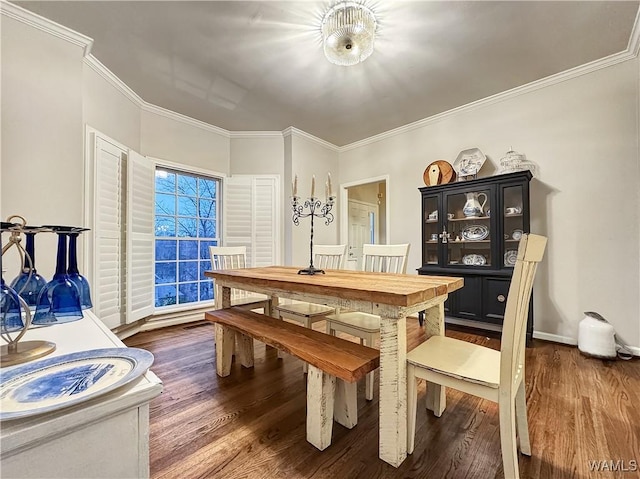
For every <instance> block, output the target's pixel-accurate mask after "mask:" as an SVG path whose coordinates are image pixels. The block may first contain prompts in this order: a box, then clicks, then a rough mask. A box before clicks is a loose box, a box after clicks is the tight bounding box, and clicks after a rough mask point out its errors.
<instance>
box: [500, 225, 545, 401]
mask: <svg viewBox="0 0 640 479" xmlns="http://www.w3.org/2000/svg"><path fill="white" fill-rule="evenodd" d="M546 243H547V238H545V237H544V236H538V235H533V234H525V235H522V238H521V239H520V244H519V247H518V256H517V260H516V264H515V267H514V270H513V276H512V278H511V285H510V287H509V293H508V296H507V305H506V309H505V314H504V322H503V326H502V340H501V346H500V351H501V357H500V388H504V390H505V391H509V392H510V393H511V389H512V388H513V387H515V385H516V384H519V381H516V380H517V378H519V376H520V375H524V352H525V333H526V329H527V326H526V324H527V317H528V313H529V302H530V300H531V292H532V291H533V281H534V279H535V274H536V269H537V266H538V263H539V262H540V261H542V258H543V256H544V250H545V247H546Z"/></svg>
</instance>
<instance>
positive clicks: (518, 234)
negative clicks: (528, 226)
mask: <svg viewBox="0 0 640 479" xmlns="http://www.w3.org/2000/svg"><path fill="white" fill-rule="evenodd" d="M523 233H524V231H522V230H513V231H512V232H511V237H512V238H513V239H514V240H519V239H520V238H522V234H523Z"/></svg>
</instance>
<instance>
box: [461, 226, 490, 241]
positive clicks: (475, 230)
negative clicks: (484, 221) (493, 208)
mask: <svg viewBox="0 0 640 479" xmlns="http://www.w3.org/2000/svg"><path fill="white" fill-rule="evenodd" d="M461 234H462V238H463V239H465V240H467V241H479V240H483V239H485V238H486V237H487V236H489V228H487V226H486V225H468V226H465V227H464V228H463V229H462V231H461Z"/></svg>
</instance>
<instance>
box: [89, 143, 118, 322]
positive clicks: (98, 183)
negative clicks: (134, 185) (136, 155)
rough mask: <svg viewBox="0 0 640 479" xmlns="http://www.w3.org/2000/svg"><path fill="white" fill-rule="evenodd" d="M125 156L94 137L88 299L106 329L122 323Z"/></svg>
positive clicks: (115, 148) (115, 147) (114, 147)
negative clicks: (93, 189) (92, 208)
mask: <svg viewBox="0 0 640 479" xmlns="http://www.w3.org/2000/svg"><path fill="white" fill-rule="evenodd" d="M125 154H126V152H125V151H124V150H122V149H120V148H118V147H117V146H115V145H112V144H111V143H109V142H107V141H105V140H103V139H102V138H100V137H96V143H95V156H94V158H95V170H94V171H95V183H94V185H95V203H94V213H93V218H94V224H93V234H94V261H93V284H92V295H93V299H94V311H95V313H96V315H97V316H98V317H99V318H100V319H101V320H102V322H104V323H105V324H106V325H107V327H109V328H115V327H117V326H120V325H121V324H123V323H124V321H123V319H124V305H123V304H122V303H123V302H122V298H121V297H122V294H121V291H122V269H121V268H122V265H123V264H124V248H123V246H124V245H123V239H124V236H123V234H122V218H123V204H124V203H123V198H122V193H121V191H122V184H123V181H124V175H125V170H124V164H125V159H124V158H125V157H124V155H125Z"/></svg>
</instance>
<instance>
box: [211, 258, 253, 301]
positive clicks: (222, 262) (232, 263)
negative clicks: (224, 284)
mask: <svg viewBox="0 0 640 479" xmlns="http://www.w3.org/2000/svg"><path fill="white" fill-rule="evenodd" d="M209 255H210V258H211V269H212V270H214V271H218V270H221V269H241V268H246V267H247V247H246V246H209ZM250 295H251V293H249V292H247V291H245V290H242V289H235V288H232V289H231V299H242V298H246V297H248V296H250Z"/></svg>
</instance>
